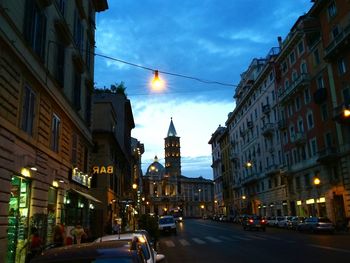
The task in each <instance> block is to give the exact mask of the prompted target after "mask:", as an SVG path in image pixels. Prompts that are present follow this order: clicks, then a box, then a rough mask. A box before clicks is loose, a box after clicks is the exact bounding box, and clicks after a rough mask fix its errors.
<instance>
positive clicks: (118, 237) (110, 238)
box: [94, 232, 147, 242]
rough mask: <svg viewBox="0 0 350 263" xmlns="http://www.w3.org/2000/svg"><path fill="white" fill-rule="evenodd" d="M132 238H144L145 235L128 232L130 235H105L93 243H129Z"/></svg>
mask: <svg viewBox="0 0 350 263" xmlns="http://www.w3.org/2000/svg"><path fill="white" fill-rule="evenodd" d="M134 237H142V238H146V239H147V237H146V236H145V234H143V233H142V232H130V233H121V234H114V235H106V236H102V237H99V238H97V239H96V240H95V241H94V242H105V241H114V240H127V241H130V240H132V239H133V238H134Z"/></svg>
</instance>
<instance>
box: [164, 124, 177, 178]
mask: <svg viewBox="0 0 350 263" xmlns="http://www.w3.org/2000/svg"><path fill="white" fill-rule="evenodd" d="M164 141H165V142H164V144H165V147H164V149H165V173H166V174H167V175H168V176H169V177H170V178H176V179H177V178H178V177H180V176H181V154H180V137H178V136H177V134H176V130H175V127H174V123H173V118H171V120H170V125H169V130H168V135H167V137H166V138H165V139H164Z"/></svg>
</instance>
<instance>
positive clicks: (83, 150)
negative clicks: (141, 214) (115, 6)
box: [0, 0, 108, 262]
mask: <svg viewBox="0 0 350 263" xmlns="http://www.w3.org/2000/svg"><path fill="white" fill-rule="evenodd" d="M0 5H1V6H0V25H1V26H0V47H1V48H0V50H1V51H0V60H1V63H0V79H1V80H0V86H1V87H0V93H1V95H0V96H1V104H0V144H1V145H2V147H1V150H0V183H1V185H2V187H1V189H0V196H1V197H0V202H1V206H0V217H1V221H2V222H1V224H0V225H1V226H0V257H1V258H2V259H4V261H5V262H22V261H24V259H25V255H26V253H27V251H26V250H27V247H26V246H25V244H26V242H27V241H28V238H29V236H30V234H31V232H30V230H31V228H32V227H36V228H38V229H39V234H40V236H41V237H42V238H43V240H44V243H50V242H51V241H52V232H53V227H54V226H55V224H56V223H64V224H65V225H67V226H71V225H72V226H73V225H74V224H76V223H77V221H81V223H82V224H83V225H84V227H89V226H90V225H91V223H92V222H91V221H90V220H91V219H92V218H93V213H94V211H93V209H92V206H93V205H95V204H96V203H98V202H99V201H98V200H97V199H95V198H93V197H92V196H91V195H90V194H89V193H88V191H89V189H90V188H91V178H92V175H91V173H90V165H91V162H90V158H91V155H90V154H91V150H92V134H91V126H90V125H91V94H92V91H93V73H94V56H93V55H92V54H93V52H94V44H95V41H94V39H95V37H94V31H95V13H96V12H100V11H104V10H106V9H107V8H108V5H107V1H34V0H27V1H6V0H5V1H1V4H0ZM91 205H92V206H91Z"/></svg>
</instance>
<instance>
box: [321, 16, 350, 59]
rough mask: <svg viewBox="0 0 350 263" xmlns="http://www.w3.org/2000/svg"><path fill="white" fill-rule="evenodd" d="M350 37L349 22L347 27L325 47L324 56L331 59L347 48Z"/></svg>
mask: <svg viewBox="0 0 350 263" xmlns="http://www.w3.org/2000/svg"><path fill="white" fill-rule="evenodd" d="M349 39H350V23H348V24H347V25H346V26H345V27H344V30H343V31H341V32H340V33H339V34H338V35H337V36H336V37H335V38H334V40H333V41H332V42H331V43H330V44H329V45H328V46H327V47H326V48H325V51H324V54H325V56H324V58H325V59H326V60H328V59H331V58H332V57H334V56H335V55H337V53H339V51H340V50H342V49H345V48H346V47H347V46H348V45H349V44H348V42H349Z"/></svg>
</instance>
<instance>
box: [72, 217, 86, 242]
mask: <svg viewBox="0 0 350 263" xmlns="http://www.w3.org/2000/svg"><path fill="white" fill-rule="evenodd" d="M73 236H74V238H75V242H76V244H80V243H81V239H82V238H85V237H86V233H85V231H84V228H83V227H82V226H81V225H80V222H78V223H77V225H76V226H75V228H74V229H73Z"/></svg>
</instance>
